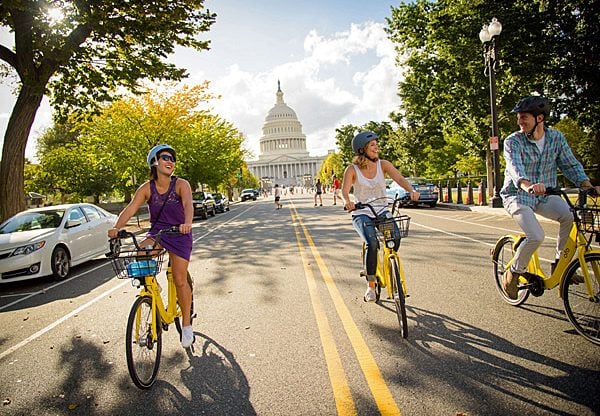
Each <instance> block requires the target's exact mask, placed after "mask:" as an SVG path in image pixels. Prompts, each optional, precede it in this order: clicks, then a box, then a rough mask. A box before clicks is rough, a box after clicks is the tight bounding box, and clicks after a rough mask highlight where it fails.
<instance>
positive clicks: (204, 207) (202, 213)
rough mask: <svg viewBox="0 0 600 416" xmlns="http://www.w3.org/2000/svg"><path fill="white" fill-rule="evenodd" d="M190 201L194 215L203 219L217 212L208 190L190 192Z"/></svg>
mask: <svg viewBox="0 0 600 416" xmlns="http://www.w3.org/2000/svg"><path fill="white" fill-rule="evenodd" d="M192 202H193V204H194V217H200V218H202V219H203V220H205V219H207V218H208V216H209V215H210V216H211V217H214V216H215V214H216V212H217V210H216V208H215V200H214V199H213V197H212V195H211V194H210V193H209V192H204V191H196V192H192Z"/></svg>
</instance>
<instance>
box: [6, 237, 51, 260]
mask: <svg viewBox="0 0 600 416" xmlns="http://www.w3.org/2000/svg"><path fill="white" fill-rule="evenodd" d="M45 245H46V242H45V241H38V242H37V243H33V244H27V245H26V246H21V247H17V248H15V249H14V251H13V252H12V254H11V257H12V256H21V255H27V254H31V253H33V252H34V251H36V250H39V249H40V248H42V247H44V246H45Z"/></svg>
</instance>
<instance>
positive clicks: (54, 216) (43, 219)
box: [0, 210, 65, 234]
mask: <svg viewBox="0 0 600 416" xmlns="http://www.w3.org/2000/svg"><path fill="white" fill-rule="evenodd" d="M64 215H65V210H55V211H41V212H25V213H23V214H20V215H17V216H15V217H13V218H11V219H10V220H8V221H6V222H5V223H4V224H2V225H1V226H0V234H10V233H18V232H21V231H30V230H41V229H44V228H56V227H58V226H59V225H60V222H61V221H62V218H63V216H64Z"/></svg>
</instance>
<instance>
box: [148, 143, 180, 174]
mask: <svg viewBox="0 0 600 416" xmlns="http://www.w3.org/2000/svg"><path fill="white" fill-rule="evenodd" d="M164 150H166V151H167V152H169V153H171V156H173V158H175V157H176V156H175V149H173V148H172V147H171V146H169V145H168V144H159V145H157V146H154V147H153V148H152V149H150V151H149V152H148V157H147V158H146V161H147V162H148V167H149V168H152V164H153V163H154V162H156V157H157V156H158V154H159V153H160V152H162V151H164Z"/></svg>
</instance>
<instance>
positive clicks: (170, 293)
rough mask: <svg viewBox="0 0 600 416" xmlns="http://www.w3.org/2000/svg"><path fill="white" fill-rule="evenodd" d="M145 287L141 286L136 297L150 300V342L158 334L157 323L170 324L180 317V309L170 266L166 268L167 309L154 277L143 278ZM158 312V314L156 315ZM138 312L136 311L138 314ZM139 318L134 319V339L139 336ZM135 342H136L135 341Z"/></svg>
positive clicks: (154, 339)
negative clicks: (147, 297)
mask: <svg viewBox="0 0 600 416" xmlns="http://www.w3.org/2000/svg"><path fill="white" fill-rule="evenodd" d="M144 281H145V285H144V286H142V289H141V290H140V293H138V295H137V296H138V297H144V296H149V297H150V298H151V299H152V340H153V341H156V338H157V334H158V325H159V323H162V322H164V323H165V324H167V325H170V324H172V323H173V322H174V321H175V318H179V317H181V309H180V308H178V307H177V306H178V305H177V290H176V288H175V281H174V280H173V273H172V272H171V266H170V265H169V267H168V268H167V307H166V308H165V304H164V302H163V298H162V296H161V294H160V286H159V285H158V282H157V280H156V276H155V275H152V274H151V275H148V276H145V277H144ZM157 312H158V313H157ZM139 313H140V311H139V310H138V314H139ZM157 317H160V322H157V319H156V318H157ZM139 325H140V316H137V318H136V332H135V333H136V337H137V335H138V334H139ZM136 341H137V340H136Z"/></svg>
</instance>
